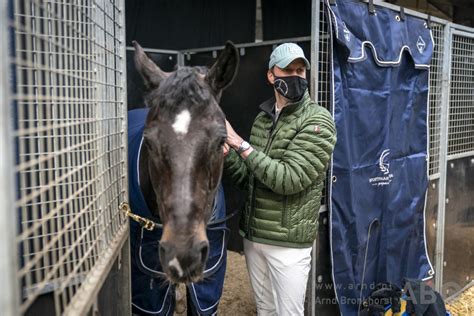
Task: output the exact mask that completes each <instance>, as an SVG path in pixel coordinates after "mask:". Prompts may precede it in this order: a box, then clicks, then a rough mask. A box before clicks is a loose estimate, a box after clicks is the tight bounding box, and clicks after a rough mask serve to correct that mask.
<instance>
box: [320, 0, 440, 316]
mask: <svg viewBox="0 0 474 316" xmlns="http://www.w3.org/2000/svg"><path fill="white" fill-rule="evenodd" d="M330 2H331V4H329V2H327V3H326V9H327V14H328V17H329V24H330V34H331V37H332V40H331V45H332V65H331V66H332V71H331V72H332V86H331V87H332V91H331V102H332V109H333V116H334V120H335V123H336V128H337V134H338V135H337V138H338V139H337V143H336V146H335V150H334V155H333V163H332V170H331V185H330V187H329V192H330V195H331V199H330V208H329V209H330V225H331V227H330V238H331V251H332V266H333V281H334V284H335V289H336V297H337V299H338V302H339V305H340V310H341V313H342V314H343V315H357V312H358V309H359V308H360V303H361V301H362V300H363V298H365V297H367V296H368V295H369V294H370V293H371V292H372V290H373V289H374V287H375V285H376V284H378V283H386V282H389V283H393V284H396V285H398V286H399V287H401V286H402V283H403V279H404V278H413V279H427V278H430V277H432V275H433V273H434V272H433V267H432V265H431V263H430V261H429V258H428V255H427V251H426V240H425V231H424V229H425V218H424V208H425V196H426V190H427V185H428V174H427V162H428V151H427V144H428V127H427V113H428V111H427V106H428V89H429V67H430V66H429V65H430V60H431V57H432V53H433V45H434V43H433V39H432V35H431V31H430V29H429V27H428V26H427V23H426V22H425V21H424V20H422V19H419V18H415V17H412V16H405V15H404V14H401V13H400V12H396V11H393V10H390V9H386V8H382V7H378V6H375V7H374V9H375V13H374V12H369V7H371V6H372V4H370V5H368V4H367V3H363V2H362V1H355V0H344V1H330Z"/></svg>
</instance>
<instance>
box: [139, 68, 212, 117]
mask: <svg viewBox="0 0 474 316" xmlns="http://www.w3.org/2000/svg"><path fill="white" fill-rule="evenodd" d="M204 75H205V70H204V68H203V67H179V68H178V69H177V70H176V71H175V72H173V73H172V74H171V75H170V76H169V77H168V78H166V79H165V80H164V81H163V82H162V83H161V84H160V86H159V87H158V88H157V89H155V90H152V91H150V92H149V93H148V94H147V95H146V97H145V100H146V103H147V105H148V106H149V107H150V114H149V119H151V120H153V119H156V117H157V116H158V115H160V116H163V115H165V116H167V117H169V118H173V117H174V115H177V114H179V113H181V112H182V111H183V110H185V109H187V110H188V111H189V112H190V113H197V114H199V113H202V112H203V108H205V107H208V106H209V105H210V104H212V103H215V102H216V101H215V98H214V95H213V93H212V91H211V89H210V87H209V85H208V84H207V83H206V81H205V80H204Z"/></svg>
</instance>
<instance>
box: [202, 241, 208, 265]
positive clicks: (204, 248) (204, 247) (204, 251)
mask: <svg viewBox="0 0 474 316" xmlns="http://www.w3.org/2000/svg"><path fill="white" fill-rule="evenodd" d="M200 247H201V250H200V252H201V262H202V263H203V264H204V263H205V262H206V260H207V256H208V254H209V243H208V242H207V241H203V242H201V244H200Z"/></svg>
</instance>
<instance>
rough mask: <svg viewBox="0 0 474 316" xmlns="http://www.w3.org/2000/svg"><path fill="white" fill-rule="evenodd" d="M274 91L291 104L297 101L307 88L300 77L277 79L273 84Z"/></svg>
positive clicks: (304, 80) (305, 82)
mask: <svg viewBox="0 0 474 316" xmlns="http://www.w3.org/2000/svg"><path fill="white" fill-rule="evenodd" d="M273 87H274V88H275V90H276V91H277V92H278V93H279V94H280V95H282V96H284V97H285V98H287V99H288V100H290V101H292V102H296V101H299V100H300V99H301V98H302V97H303V95H304V93H305V91H306V89H307V88H308V81H306V79H304V78H301V77H300V76H288V77H277V76H275V82H274V83H273Z"/></svg>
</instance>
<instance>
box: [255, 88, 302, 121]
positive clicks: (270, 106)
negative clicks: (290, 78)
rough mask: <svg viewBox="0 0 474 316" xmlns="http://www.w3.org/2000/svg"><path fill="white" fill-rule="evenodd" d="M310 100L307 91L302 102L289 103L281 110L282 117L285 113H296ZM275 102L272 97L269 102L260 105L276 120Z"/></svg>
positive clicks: (261, 108)
mask: <svg viewBox="0 0 474 316" xmlns="http://www.w3.org/2000/svg"><path fill="white" fill-rule="evenodd" d="M308 98H309V93H308V90H306V92H305V93H304V95H303V97H302V98H301V100H299V101H297V102H293V103H288V104H287V105H286V106H285V107H284V108H283V109H282V110H281V113H280V115H282V114H283V113H286V114H290V113H293V112H295V111H296V110H297V109H298V108H300V107H301V106H302V104H303V103H305V102H306V100H307V99H308ZM275 102H276V100H275V97H272V98H270V99H268V100H267V101H265V102H263V103H262V104H260V106H259V108H260V110H262V111H263V112H265V113H266V114H268V115H269V116H270V117H271V118H272V119H274V118H275Z"/></svg>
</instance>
